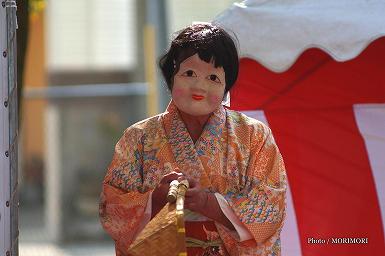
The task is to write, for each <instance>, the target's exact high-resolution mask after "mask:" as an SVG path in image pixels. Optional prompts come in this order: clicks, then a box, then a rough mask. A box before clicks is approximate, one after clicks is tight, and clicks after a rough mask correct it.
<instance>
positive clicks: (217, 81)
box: [208, 74, 221, 84]
mask: <svg viewBox="0 0 385 256" xmlns="http://www.w3.org/2000/svg"><path fill="white" fill-rule="evenodd" d="M208 79H210V80H211V81H213V82H215V83H218V84H220V83H221V80H219V77H218V76H217V75H214V74H211V75H209V76H208Z"/></svg>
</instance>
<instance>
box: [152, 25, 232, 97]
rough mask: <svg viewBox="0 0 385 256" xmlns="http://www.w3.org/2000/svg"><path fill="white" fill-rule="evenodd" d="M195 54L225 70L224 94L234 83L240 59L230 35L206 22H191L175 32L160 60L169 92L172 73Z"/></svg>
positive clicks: (171, 83)
mask: <svg viewBox="0 0 385 256" xmlns="http://www.w3.org/2000/svg"><path fill="white" fill-rule="evenodd" d="M195 54H198V56H199V58H200V59H201V60H203V61H205V62H207V63H209V62H213V63H214V66H215V67H216V68H217V67H223V69H224V71H225V80H226V87H225V93H226V92H228V91H229V90H230V89H231V87H232V86H233V85H234V83H235V81H236V80H237V77H238V69H239V58H238V52H237V48H236V46H235V43H234V41H233V39H232V37H231V36H230V35H229V34H228V33H227V32H226V31H225V30H223V29H222V28H220V27H218V26H216V25H212V24H209V23H199V24H193V25H190V26H188V27H186V28H185V29H183V30H181V31H180V32H179V33H178V36H177V37H176V38H175V39H174V40H172V42H171V47H170V49H169V50H168V51H167V53H166V54H165V55H163V56H162V57H161V58H160V60H159V67H160V69H161V71H162V74H163V77H164V79H165V81H166V83H167V87H168V89H169V90H170V91H171V89H172V86H173V79H174V75H175V74H176V73H177V72H178V70H179V66H180V64H181V63H182V62H183V61H184V60H185V59H187V58H189V57H191V56H193V55H195Z"/></svg>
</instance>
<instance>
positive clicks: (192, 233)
mask: <svg viewBox="0 0 385 256" xmlns="http://www.w3.org/2000/svg"><path fill="white" fill-rule="evenodd" d="M203 225H204V226H205V229H206V231H211V232H217V228H216V227H215V224H214V222H213V221H194V222H191V221H186V222H185V228H186V237H191V238H195V239H198V240H201V241H208V240H209V239H208V238H207V234H206V232H205V231H204V229H203ZM206 251H210V248H206V249H205V248H201V247H187V255H188V256H203V255H212V256H215V255H220V254H219V253H211V254H207V253H206V254H205V252H206Z"/></svg>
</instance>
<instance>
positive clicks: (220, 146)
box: [100, 102, 287, 256]
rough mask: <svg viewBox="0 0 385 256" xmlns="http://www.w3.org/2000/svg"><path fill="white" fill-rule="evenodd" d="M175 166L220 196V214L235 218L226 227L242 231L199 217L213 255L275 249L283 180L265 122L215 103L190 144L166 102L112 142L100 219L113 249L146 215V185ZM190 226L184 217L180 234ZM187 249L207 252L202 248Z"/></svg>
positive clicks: (125, 243) (121, 251)
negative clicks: (214, 246) (214, 242)
mask: <svg viewBox="0 0 385 256" xmlns="http://www.w3.org/2000/svg"><path fill="white" fill-rule="evenodd" d="M176 168H178V169H179V171H181V172H183V173H184V174H185V175H186V176H188V177H190V178H194V179H196V180H199V181H200V184H201V187H203V188H206V189H207V190H208V191H210V192H213V193H216V195H218V196H220V197H222V198H223V199H224V200H222V201H223V202H219V203H220V205H221V208H222V209H223V210H224V213H225V212H226V211H225V210H226V207H227V212H229V211H230V212H231V214H233V216H235V219H236V220H235V222H238V224H234V226H238V227H240V226H241V227H240V229H243V230H244V231H246V232H247V233H248V239H247V240H245V239H243V241H242V239H240V235H239V234H237V232H235V231H230V230H229V229H227V228H226V227H225V226H223V225H221V224H220V223H216V222H213V221H211V226H212V227H214V228H213V229H212V230H208V227H209V226H210V220H208V221H207V220H206V222H201V223H206V224H205V225H203V224H202V225H201V227H200V230H201V231H202V230H204V232H203V233H206V236H207V237H206V238H207V240H210V237H211V238H213V237H214V238H215V237H216V238H220V240H221V241H222V245H221V246H220V248H219V249H218V250H217V251H216V253H217V254H215V255H221V254H222V255H275V256H277V255H280V232H281V229H282V225H283V220H284V216H285V192H286V182H287V181H286V173H285V167H284V164H283V160H282V156H281V154H280V153H279V150H278V148H277V146H276V144H275V142H274V139H273V136H272V134H271V131H270V129H269V128H268V127H267V126H266V125H264V124H263V123H261V122H259V121H257V120H255V119H252V118H249V117H247V116H245V115H244V114H241V113H239V112H236V111H231V110H228V109H225V108H224V107H223V106H220V107H219V108H218V109H217V110H216V111H215V112H214V113H213V114H212V115H211V117H210V118H209V120H208V121H207V123H206V125H205V127H204V130H203V132H202V134H201V136H200V138H199V139H198V140H197V141H196V143H194V142H193V141H192V139H191V138H190V135H189V133H188V131H187V129H186V127H185V125H184V123H183V121H182V120H181V118H180V116H179V112H178V110H177V108H176V106H175V105H174V104H173V102H171V103H170V105H169V106H168V108H167V110H166V111H165V112H164V113H162V114H160V115H157V116H154V117H151V118H148V119H146V120H143V121H141V122H138V123H136V124H134V125H132V126H131V127H129V128H128V129H127V130H126V131H125V132H124V134H123V136H122V137H121V139H120V140H119V142H118V143H117V145H116V147H115V154H114V157H113V159H112V162H111V164H110V166H109V168H108V171H107V174H106V176H105V179H104V181H103V191H102V193H101V202H100V219H101V223H102V225H103V227H104V229H105V230H106V231H107V232H108V233H109V234H110V235H111V237H112V238H113V239H114V241H115V245H116V246H115V248H116V255H126V251H127V248H128V247H129V246H130V244H131V243H132V242H133V240H134V239H135V237H136V236H137V235H138V234H139V232H140V231H141V230H142V229H143V227H144V225H145V224H146V223H147V222H148V221H149V219H148V218H149V217H148V214H146V209H148V203H149V204H150V205H151V200H149V199H150V198H151V193H152V191H153V189H154V188H155V187H156V186H157V184H158V183H159V181H160V180H161V178H162V176H163V175H165V174H167V173H169V172H172V171H174V170H175V169H176ZM218 196H217V199H218ZM218 201H219V200H218ZM224 204H225V205H224ZM150 215H151V214H150ZM225 215H226V216H228V217H229V216H230V215H228V214H225ZM145 219H147V220H145ZM229 220H230V221H231V222H232V223H235V222H234V220H233V219H231V217H229ZM191 223H193V222H191ZM207 223H208V224H207ZM190 226H191V225H189V221H187V220H186V234H187V235H188V234H189V232H191V230H190V231H189V230H188V229H189V227H190ZM192 226H194V225H192ZM195 226H196V225H195ZM193 228H194V227H192V228H191V229H193ZM240 229H239V228H238V229H237V231H238V230H240ZM238 233H239V232H238ZM246 237H247V236H246ZM203 251H204V250H203ZM190 252H191V251H188V254H189V255H213V254H208V253H207V250H206V251H204V252H203V253H202V254H199V253H196V252H194V253H190Z"/></svg>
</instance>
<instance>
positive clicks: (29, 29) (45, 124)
mask: <svg viewBox="0 0 385 256" xmlns="http://www.w3.org/2000/svg"><path fill="white" fill-rule="evenodd" d="M234 2H239V1H231V0H216V1H209V0H194V1H192V0H184V1H178V0H109V1H101V0H66V1H59V0H28V1H26V0H23V1H17V5H18V9H17V16H18V26H19V28H18V31H17V33H18V34H17V37H18V73H19V77H18V86H19V88H20V95H22V98H21V101H20V108H19V109H20V114H19V117H20V137H19V143H20V145H19V151H20V152H19V184H20V212H19V223H20V227H19V229H20V243H19V245H20V255H21V256H32V255H39V256H42V255H50V256H55V255H114V248H113V242H112V240H111V239H110V238H109V237H108V235H107V234H106V233H105V232H104V231H103V229H102V227H101V225H100V223H99V218H98V200H99V194H100V190H101V183H102V180H103V177H104V175H105V171H106V169H107V166H108V164H109V162H110V161H111V159H112V155H113V150H114V146H115V144H116V142H117V140H118V139H119V137H120V136H121V134H122V133H123V131H124V129H125V128H127V127H128V126H130V125H131V124H133V123H134V122H137V121H139V120H141V119H144V118H146V117H148V116H151V115H154V114H157V113H159V112H162V111H163V110H164V108H165V107H166V105H167V103H168V101H169V96H168V93H167V91H166V89H165V87H164V86H163V85H162V82H161V79H160V76H159V73H158V71H157V67H156V62H157V59H158V57H159V56H160V55H161V54H162V53H163V52H164V51H165V50H166V48H167V47H168V44H169V41H170V38H171V36H172V33H173V32H175V31H177V30H179V29H182V28H183V27H184V26H186V25H189V24H191V23H192V22H193V21H210V20H212V19H213V18H214V17H215V16H216V15H218V14H219V13H220V12H222V11H223V10H224V9H226V8H227V7H229V6H230V5H231V4H232V3H234Z"/></svg>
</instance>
